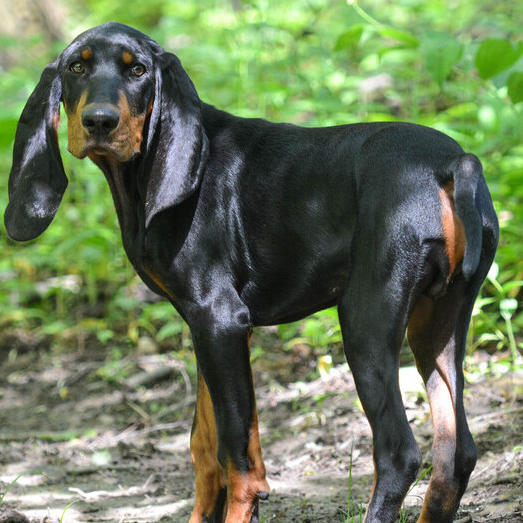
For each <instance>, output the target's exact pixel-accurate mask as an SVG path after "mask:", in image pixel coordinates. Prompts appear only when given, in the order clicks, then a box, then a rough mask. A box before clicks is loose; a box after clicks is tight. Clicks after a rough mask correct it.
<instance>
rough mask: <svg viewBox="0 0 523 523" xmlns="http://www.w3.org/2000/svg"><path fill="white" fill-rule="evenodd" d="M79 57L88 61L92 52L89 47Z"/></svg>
mask: <svg viewBox="0 0 523 523" xmlns="http://www.w3.org/2000/svg"><path fill="white" fill-rule="evenodd" d="M81 56H82V58H83V59H84V60H90V59H91V57H92V56H93V51H92V50H91V48H90V47H86V48H85V49H84V50H83V51H82V53H81Z"/></svg>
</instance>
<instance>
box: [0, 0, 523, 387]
mask: <svg viewBox="0 0 523 523" xmlns="http://www.w3.org/2000/svg"><path fill="white" fill-rule="evenodd" d="M71 5H72V6H74V9H70V14H71V16H70V18H69V19H68V22H67V23H68V30H69V34H67V36H66V37H64V39H65V40H69V39H70V37H72V36H74V35H75V34H77V33H78V32H80V31H81V30H83V29H85V28H86V27H88V26H91V25H96V24H99V23H103V22H105V21H107V20H110V19H115V20H118V21H121V22H124V23H128V24H131V25H133V26H135V27H137V28H138V29H140V30H143V31H145V32H147V33H148V34H150V35H151V36H152V37H153V38H155V39H156V40H157V41H159V42H160V43H161V44H162V45H163V46H164V47H166V48H167V49H169V50H172V51H174V52H176V53H177V54H178V56H180V58H181V60H182V62H183V64H184V66H185V68H186V69H187V71H188V72H189V74H190V76H191V77H192V79H193V81H194V83H195V85H196V87H197V89H198V92H199V94H200V96H201V97H202V99H204V100H205V101H207V102H209V103H212V104H214V105H216V106H218V107H220V108H223V109H226V110H228V111H231V112H233V113H235V114H238V115H241V116H263V117H266V118H269V119H272V120H276V121H292V122H295V123H298V124H303V125H310V126H312V125H332V124H340V123H350V122H356V121H361V120H365V121H376V120H410V121H415V122H417V123H420V124H424V125H429V126H432V127H435V128H437V129H440V130H441V131H443V132H446V133H448V134H449V135H451V136H452V137H454V138H455V139H456V140H458V141H459V142H460V143H461V144H462V145H463V147H464V149H466V150H467V151H472V152H475V153H476V154H478V156H480V158H481V160H482V162H483V164H484V168H485V175H486V178H487V181H488V183H489V187H490V189H491V191H492V194H493V199H494V203H495V206H496V209H497V211H498V213H499V216H500V225H501V242H500V247H499V252H498V255H497V259H496V262H497V267H498V269H499V270H498V274H497V275H496V276H495V278H494V279H490V280H489V281H488V283H487V284H486V285H485V287H484V290H483V294H482V297H481V299H480V301H479V302H478V304H479V305H478V306H477V307H476V314H475V316H474V319H473V323H472V325H473V329H474V335H475V336H476V337H477V340H478V341H477V343H476V345H478V344H480V345H482V346H489V347H490V348H491V349H492V350H495V349H498V350H506V349H509V348H510V349H511V350H512V354H513V358H515V357H516V356H517V355H516V354H514V347H515V348H516V351H517V350H518V348H519V346H518V344H521V341H520V340H521V332H522V329H523V314H522V311H521V304H520V300H521V295H522V292H523V291H522V290H521V289H522V286H521V284H519V283H518V282H520V281H521V280H522V279H523V242H522V241H521V230H522V229H523V145H522V144H523V140H522V138H523V133H522V125H521V122H522V121H523V118H522V116H523V115H522V111H523V104H522V101H523V58H522V53H523V43H522V41H521V36H518V35H521V31H520V27H519V25H520V23H519V21H520V20H521V19H522V16H523V7H522V6H521V5H520V3H517V2H516V3H514V2H512V1H508V0H501V1H500V2H497V3H495V4H492V3H488V2H487V1H486V0H480V1H479V2H478V1H476V0H464V1H462V2H458V3H456V2H454V3H452V5H451V4H450V3H449V2H448V1H445V0H428V1H425V0H423V1H422V0H399V1H398V2H394V3H392V4H391V3H390V2H385V0H368V1H366V2H361V3H358V2H355V1H354V0H350V1H347V2H342V1H339V0H310V1H308V2H278V1H276V0H249V1H244V2H217V1H215V0H201V1H198V2H196V1H195V0H184V1H183V2H182V1H178V0H169V1H160V0H152V1H149V2H147V3H145V4H144V3H143V2H140V1H139V0H127V1H126V2H123V1H113V2H105V1H102V0H86V1H82V2H80V1H76V2H71ZM451 9H452V16H449V12H450V10H451ZM66 43H67V42H57V43H56V44H55V45H53V48H52V49H49V48H48V47H46V46H44V45H43V40H42V39H41V38H39V37H38V36H35V37H33V38H31V39H29V40H28V41H23V42H21V41H20V40H18V39H13V38H11V39H9V38H2V40H1V41H0V53H3V52H9V53H16V52H17V50H18V49H20V48H23V49H24V52H23V54H22V53H21V54H20V56H19V61H18V62H17V64H16V65H14V66H12V67H11V68H10V69H8V70H7V71H3V74H2V83H1V85H0V96H1V97H2V100H3V103H2V104H1V106H0V179H1V181H2V186H3V187H6V185H7V176H8V172H9V167H10V161H11V150H12V142H13V137H14V132H15V127H16V122H17V118H18V116H19V114H20V111H21V108H22V107H23V104H24V103H25V101H26V99H27V97H28V95H29V94H30V92H31V90H32V89H33V87H34V85H35V84H36V82H37V80H38V77H39V74H40V72H41V70H42V68H43V66H44V65H45V64H46V63H47V62H48V61H50V60H51V59H53V58H54V56H55V55H56V53H57V52H58V51H59V50H60V48H61V47H63V46H64V45H65V44H66ZM64 119H65V118H64ZM60 141H61V143H62V150H63V157H64V164H65V168H66V172H67V173H68V176H69V178H70V182H71V183H70V184H69V188H68V190H67V191H66V195H65V197H64V201H63V203H62V205H61V208H60V210H59V211H58V214H57V217H56V219H55V220H54V222H53V224H52V225H51V226H50V227H49V229H48V230H47V231H46V232H45V234H44V236H43V238H41V239H39V240H36V241H33V242H29V243H28V244H24V245H14V244H13V243H12V242H10V241H8V240H7V239H6V236H5V233H4V231H2V232H1V237H0V248H1V249H2V256H1V257H0V282H1V287H0V327H1V328H2V329H7V328H14V327H17V328H23V329H26V330H29V331H32V332H33V333H34V334H35V335H37V336H43V335H47V336H52V337H53V338H55V339H57V340H58V341H62V342H63V343H65V344H68V345H69V344H71V343H72V344H76V343H79V342H78V341H77V340H79V339H82V338H85V337H88V336H93V337H95V338H96V339H97V340H98V342H99V343H102V344H107V345H110V346H112V347H114V346H115V344H116V345H125V344H127V343H136V342H137V341H138V340H139V339H140V337H141V336H142V335H147V336H150V337H152V338H153V339H155V340H156V342H158V343H159V344H161V343H169V344H171V346H173V347H176V348H180V347H184V348H185V347H186V346H187V344H188V342H187V339H188V333H187V330H186V327H184V326H183V325H182V323H181V320H180V318H179V317H178V316H177V315H176V314H175V313H174V312H173V311H172V308H171V307H170V306H169V305H168V304H165V303H156V304H151V305H147V306H145V307H143V305H142V304H141V301H140V300H139V299H138V297H137V295H136V288H137V280H136V277H135V276H134V273H133V271H132V268H131V267H130V265H129V263H128V262H127V260H126V258H125V255H124V252H123V248H122V245H121V240H120V232H119V228H118V224H117V221H116V216H115V212H114V208H113V203H112V200H111V197H110V194H109V191H108V188H107V186H106V183H105V180H104V179H103V176H102V175H101V173H100V172H99V171H98V170H97V169H96V168H95V167H94V166H92V165H89V164H88V162H87V161H83V162H80V161H79V160H76V159H74V158H72V157H71V155H69V154H68V153H67V152H66V151H65V147H64V146H63V144H65V142H66V137H65V130H64V125H62V126H61V129H60ZM6 203H7V194H6V191H5V190H3V191H0V208H2V209H3V208H5V205H6ZM64 276H68V277H74V278H76V280H74V281H76V282H79V283H78V284H77V285H65V284H64V281H65V280H63V277H64ZM53 278H58V279H56V280H53ZM53 282H54V283H53ZM494 282H497V283H494ZM500 289H501V290H500ZM504 300H516V301H509V302H507V301H504ZM507 305H510V311H509V309H507ZM514 306H515V308H514ZM509 313H510V316H508V314H509ZM507 318H508V319H507ZM278 332H279V335H280V337H281V339H282V340H283V341H284V342H285V345H286V346H287V347H289V348H291V347H293V346H295V345H296V344H298V343H299V344H306V345H310V346H314V347H320V348H322V349H325V348H327V347H330V346H331V345H335V344H339V342H340V332H339V327H338V326H337V319H336V313H335V311H332V310H329V311H324V312H322V313H319V314H317V315H314V316H312V317H311V318H308V319H307V320H305V321H304V322H302V323H300V324H294V325H285V326H280V327H279V329H278ZM113 370H114V371H115V372H117V373H118V372H122V371H123V370H122V369H113ZM111 373H112V371H109V370H108V373H107V374H108V376H107V378H108V379H111V378H110V375H111Z"/></svg>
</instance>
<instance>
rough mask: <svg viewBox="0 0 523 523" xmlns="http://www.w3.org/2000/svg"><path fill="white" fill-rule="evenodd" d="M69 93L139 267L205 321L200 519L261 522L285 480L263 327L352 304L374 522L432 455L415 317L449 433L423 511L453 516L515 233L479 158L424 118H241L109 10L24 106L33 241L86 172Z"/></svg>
mask: <svg viewBox="0 0 523 523" xmlns="http://www.w3.org/2000/svg"><path fill="white" fill-rule="evenodd" d="M60 101H62V102H63V104H64V107H65V111H66V113H67V117H68V148H69V151H70V152H71V153H72V154H73V155H74V156H76V157H78V158H84V157H86V156H87V157H89V158H90V159H91V160H92V161H93V162H94V163H95V164H96V165H98V166H99V167H100V169H101V170H102V171H103V173H104V174H105V176H106V178H107V181H108V183H109V187H110V189H111V192H112V196H113V198H114V203H115V206H116V211H117V214H118V219H119V222H120V226H121V230H122V239H123V245H124V248H125V251H126V253H127V255H128V257H129V259H130V260H131V262H132V264H133V266H134V267H135V269H136V271H137V272H138V274H139V275H140V276H141V278H142V279H143V280H144V281H145V283H146V284H147V285H148V286H149V287H150V288H151V289H153V290H154V291H155V292H157V293H158V294H160V295H162V296H164V297H165V298H167V299H168V300H169V301H170V302H171V303H172V304H173V305H174V307H175V308H176V309H177V310H178V311H179V313H180V314H181V315H182V316H183V318H184V319H185V321H186V322H187V323H188V325H189V327H190V329H191V332H192V337H193V342H194V349H195V352H196V357H197V361H198V371H199V377H198V399H197V405H196V413H195V417H194V423H193V427H192V434H191V455H192V459H193V462H194V468H195V474H196V499H195V505H194V510H193V513H192V517H191V522H193V523H194V522H200V521H216V522H221V521H222V520H223V519H225V521H226V522H227V523H238V522H249V521H251V522H252V521H258V500H259V499H265V498H266V497H267V496H268V492H269V485H268V484H267V481H266V479H265V466H264V463H263V460H262V454H261V448H260V441H259V435H258V417H257V412H256V402H255V397H254V390H253V384H252V376H251V368H250V363H249V347H248V340H249V336H250V333H251V330H252V328H253V326H257V325H270V324H277V323H281V322H290V321H293V320H296V319H298V318H303V317H304V316H306V315H307V314H311V313H313V312H315V311H318V310H321V309H324V308H325V307H330V306H333V305H336V306H337V307H338V311H339V319H340V323H341V329H342V333H343V338H344V345H345V353H346V356H347V360H348V362H349V364H350V367H351V369H352V372H353V374H354V379H355V381H356V386H357V390H358V394H359V397H360V399H361V402H362V404H363V407H364V409H365V413H366V415H367V417H368V420H369V422H370V425H371V428H372V434H373V455H374V463H375V479H374V485H373V488H372V495H371V500H370V504H369V506H368V509H367V513H366V519H365V521H367V522H380V523H384V522H389V521H394V520H395V517H396V515H397V513H398V510H399V508H400V505H401V503H402V501H403V498H404V497H405V495H406V492H407V491H408V489H409V486H410V485H411V483H412V482H413V480H414V479H415V477H416V474H417V471H418V468H419V466H420V462H421V455H420V451H419V449H418V447H417V445H416V442H415V440H414V437H413V435H412V432H411V430H410V427H409V423H408V421H407V418H406V416H405V412H404V408H403V404H402V400H401V395H400V390H399V387H398V353H399V350H400V346H401V344H402V340H403V338H404V334H405V331H406V330H407V332H408V339H409V342H410V346H411V348H412V351H413V353H414V356H415V358H416V362H417V366H418V369H419V371H420V373H421V375H422V377H423V379H424V382H425V385H426V388H427V394H428V398H429V401H430V407H431V410H432V417H433V423H434V429H435V437H434V445H433V461H434V468H433V471H432V476H431V480H430V484H429V486H428V491H427V494H426V496H425V502H424V505H423V509H422V513H421V516H420V518H419V521H423V522H429V521H430V522H435V523H436V522H437V523H443V522H446V521H451V520H452V519H453V516H454V515H455V513H456V510H457V508H458V506H459V502H460V499H461V496H462V494H463V492H464V491H465V488H466V486H467V482H468V478H469V475H470V473H471V472H472V469H473V468H474V465H475V462H476V449H475V446H474V442H473V439H472V436H471V434H470V432H469V429H468V426H467V421H466V418H465V411H464V408H463V381H464V380H463V373H462V361H463V356H464V352H465V338H466V334H467V329H468V324H469V320H470V315H471V311H472V306H473V303H474V299H475V297H476V295H477V293H478V290H479V288H480V286H481V284H482V282H483V280H484V278H485V276H486V274H487V271H488V269H489V267H490V265H491V262H492V259H493V257H494V253H495V250H496V246H497V240H498V225H497V219H496V215H495V213H494V210H493V207H492V202H491V198H490V195H489V192H488V189H487V186H486V184H485V180H484V178H483V175H482V167H481V164H480V162H479V160H478V159H477V158H476V157H475V156H474V155H472V154H465V153H464V152H463V150H462V149H461V147H460V146H459V145H458V144H457V143H456V142H455V141H454V140H452V139H451V138H449V137H448V136H445V135H444V134H442V133H440V132H438V131H435V130H432V129H429V128H426V127H422V126H419V125H413V124H408V123H387V122H385V123H369V124H365V123H362V124H355V125H341V126H337V127H326V128H319V129H312V128H304V127H297V126H295V125H289V124H277V123H269V122H267V121H265V120H261V119H244V118H238V117H236V116H232V115H230V114H228V113H226V112H223V111H220V110H218V109H216V108H214V107H212V106H210V105H207V104H205V103H203V102H202V101H201V100H200V99H199V97H198V95H197V93H196V91H195V89H194V86H193V84H192V82H191V80H190V79H189V77H188V76H187V74H186V73H185V71H184V69H183V68H182V66H181V64H180V61H179V59H178V58H177V57H176V56H174V55H173V54H170V53H168V52H165V51H164V50H163V49H162V48H161V47H160V46H159V45H158V44H157V43H156V42H154V41H153V40H151V39H150V38H149V37H147V36H146V35H144V34H142V33H140V32H138V31H136V30H135V29H132V28H130V27H127V26H124V25H121V24H118V23H108V24H105V25H102V26H99V27H95V28H94V29H90V30H89V31H87V32H85V33H83V34H81V35H80V36H78V37H77V38H76V39H75V40H74V41H73V42H72V43H71V45H69V47H67V48H66V49H65V50H64V51H63V52H62V53H61V55H60V56H59V57H58V58H57V60H56V61H55V62H53V63H51V64H49V65H48V66H47V67H46V68H45V70H44V71H43V74H42V77H41V79H40V82H39V84H38V85H37V86H36V88H35V90H34V92H33V93H32V95H31V97H30V98H29V100H28V102H27V105H26V107H25V109H24V111H23V113H22V116H21V118H20V122H19V124H18V129H17V132H16V138H15V144H14V158H13V167H12V171H11V175H10V179H9V205H8V207H7V210H6V213H5V224H6V227H7V231H8V233H9V235H10V237H11V238H13V239H15V240H30V239H31V238H34V237H36V236H38V235H39V234H41V233H42V232H43V231H44V230H45V228H46V227H47V226H48V225H49V223H50V222H51V220H52V219H53V217H54V215H55V213H56V211H57V209H58V205H59V203H60V200H61V198H62V194H63V193H64V191H65V188H66V186H67V178H66V176H65V173H64V169H63V165H62V161H61V157H60V152H59V148H58V141H57V126H58V122H59V104H60Z"/></svg>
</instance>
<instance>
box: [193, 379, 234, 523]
mask: <svg viewBox="0 0 523 523" xmlns="http://www.w3.org/2000/svg"><path fill="white" fill-rule="evenodd" d="M191 458H192V462H193V465H194V471H195V474H196V499H195V502H194V509H193V512H192V515H191V519H190V523H200V522H201V521H202V518H203V516H204V515H205V516H208V515H209V514H211V513H212V511H213V510H214V506H215V504H216V499H217V498H218V494H219V492H220V490H221V489H222V488H223V487H224V486H225V485H226V480H225V473H224V471H223V468H222V467H221V466H220V463H219V462H218V434H217V431H216V420H215V418H214V409H213V406H212V401H211V396H210V394H209V389H208V388H207V384H206V383H205V380H204V379H203V377H202V376H201V375H200V374H198V399H197V405H196V412H195V418H194V425H193V431H192V434H191Z"/></svg>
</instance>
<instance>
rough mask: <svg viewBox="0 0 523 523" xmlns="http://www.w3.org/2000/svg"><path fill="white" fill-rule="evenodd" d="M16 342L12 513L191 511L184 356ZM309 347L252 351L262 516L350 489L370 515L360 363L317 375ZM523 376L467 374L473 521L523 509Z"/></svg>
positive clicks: (2, 505)
mask: <svg viewBox="0 0 523 523" xmlns="http://www.w3.org/2000/svg"><path fill="white" fill-rule="evenodd" d="M12 356H13V354H12V353H11V357H9V358H8V357H7V354H2V355H1V357H3V359H4V361H3V362H2V369H3V372H2V374H1V378H0V440H1V447H0V449H1V450H0V492H4V493H5V496H3V497H1V495H0V522H4V523H5V522H11V523H14V522H20V523H23V522H25V523H27V522H28V521H30V522H31V523H35V522H38V523H41V522H46V523H56V522H58V521H63V522H64V523H72V522H86V521H98V522H102V521H111V522H126V523H130V522H156V521H162V522H164V521H173V522H185V521H187V520H188V517H189V514H190V512H191V508H192V500H193V494H194V491H193V471H192V466H191V462H190V457H189V451H188V448H189V431H190V427H191V421H192V408H193V405H194V399H195V398H194V392H195V390H194V384H191V380H190V379H189V377H188V374H187V372H186V369H185V367H184V366H183V365H180V364H179V362H177V361H176V360H174V359H172V358H170V357H169V356H168V355H167V354H157V353H154V351H149V353H147V351H142V352H141V353H140V352H139V351H135V352H132V351H131V352H130V353H129V354H128V355H127V356H125V358H124V360H123V362H120V363H112V364H111V363H110V362H108V360H107V354H106V353H105V352H102V350H101V349H100V348H98V349H97V348H96V347H94V348H89V349H84V350H83V352H82V351H80V352H78V351H76V352H75V353H71V352H66V351H61V352H60V351H56V350H48V349H47V350H43V349H41V348H40V349H39V350H25V351H24V350H19V351H17V354H16V357H15V358H14V357H12ZM302 360H303V361H302ZM302 360H300V355H299V351H298V353H296V352H295V353H293V354H292V355H289V353H288V352H284V351H283V350H279V351H278V350H276V351H269V352H266V353H265V354H264V355H263V356H261V357H259V358H258V359H257V360H256V361H255V363H254V374H255V381H256V385H257V400H258V409H259V413H260V430H261V439H262V444H263V449H264V458H265V463H266V466H267V472H268V479H269V483H270V485H271V488H272V492H271V496H270V498H269V500H268V501H264V502H262V503H261V504H260V514H261V521H262V522H302V523H305V522H311V523H312V522H340V523H341V522H343V521H345V517H346V515H347V506H348V503H349V502H350V504H351V507H352V508H351V513H352V515H354V519H353V520H352V521H354V522H359V521H360V513H361V511H364V506H365V503H366V502H367V498H368V495H369V492H370V487H371V484H372V476H373V472H372V459H371V440H370V431H369V428H368V425H367V421H366V419H365V417H364V415H363V414H362V412H361V408H360V406H359V403H358V401H357V397H356V393H355V389H354V382H353V379H352V376H351V374H350V372H349V371H348V369H347V367H346V365H342V364H340V365H334V366H333V367H332V368H330V370H329V369H328V368H327V370H329V372H328V373H327V372H324V373H323V374H324V376H323V377H321V378H317V379H312V380H309V381H307V380H306V376H307V375H310V371H311V370H314V369H310V368H308V367H307V365H308V363H307V362H308V361H310V359H309V358H303V359H302ZM312 361H314V359H313V360H312ZM400 381H401V384H402V390H403V393H404V401H405V405H406V409H407V416H408V419H409V421H410V423H411V426H412V429H413V431H414V434H415V436H416V439H417V441H418V443H419V445H420V448H421V450H422V452H423V456H424V463H423V469H427V467H429V464H430V459H431V451H430V447H431V438H432V426H431V422H430V417H429V412H428V407H427V403H426V401H424V394H423V391H422V390H423V389H422V386H421V383H420V380H419V378H418V376H417V373H416V371H415V370H414V369H413V368H412V367H406V368H402V370H401V373H400ZM281 383H283V385H282V384H281ZM522 389H523V376H522V375H521V373H520V374H518V373H514V372H508V373H506V374H503V375H501V376H498V377H497V378H489V379H482V380H479V381H476V382H474V383H471V384H469V385H468V386H467V391H466V406H467V412H468V419H469V424H470V427H471V430H472V433H473V434H474V437H475V440H476V443H477V446H478V450H479V460H478V463H477V466H476V469H475V471H474V473H473V475H472V478H471V480H470V484H469V488H468V490H467V492H466V494H465V496H464V498H463V501H462V505H461V509H460V511H459V512H458V515H457V518H456V520H457V521H459V522H461V523H464V522H486V521H489V522H492V521H499V522H516V521H517V522H521V521H523V476H522V461H523V459H522V458H523V438H522V426H523V424H522V417H523V416H522V412H523V408H522V394H521V391H522ZM351 455H352V486H351V489H350V492H351V493H350V496H349V495H348V492H349V488H348V487H349V483H348V478H349V462H350V456H351ZM21 474H22V475H21ZM19 475H21V476H19ZM16 478H18V479H16ZM427 479H428V474H427V476H425V477H424V478H423V479H422V480H421V481H420V482H419V483H418V485H417V486H416V487H414V488H413V490H412V491H411V492H410V493H409V495H408V497H407V499H406V502H405V505H404V511H403V519H402V521H415V520H416V517H417V514H419V509H420V507H421V503H422V496H423V493H424V491H425V488H426V486H427ZM15 480H16V481H15Z"/></svg>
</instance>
